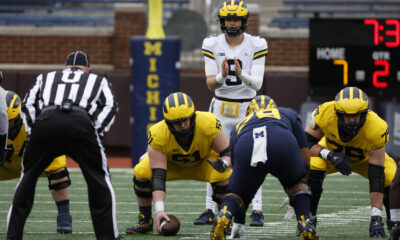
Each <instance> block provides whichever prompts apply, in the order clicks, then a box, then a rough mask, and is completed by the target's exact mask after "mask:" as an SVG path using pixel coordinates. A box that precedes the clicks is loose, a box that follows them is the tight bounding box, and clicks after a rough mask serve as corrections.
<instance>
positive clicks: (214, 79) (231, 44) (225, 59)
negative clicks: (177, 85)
mask: <svg viewBox="0 0 400 240" xmlns="http://www.w3.org/2000/svg"><path fill="white" fill-rule="evenodd" d="M248 18H249V9H248V8H247V6H246V4H245V3H244V2H243V1H241V0H225V1H223V3H222V6H221V7H220V8H219V10H218V20H219V23H220V28H221V31H222V34H220V35H218V36H211V37H207V38H205V39H204V41H203V46H202V53H203V55H204V61H205V74H206V78H207V87H208V88H209V89H210V90H211V91H215V97H214V98H213V99H212V101H211V104H210V112H212V113H214V114H215V115H216V116H217V117H218V119H220V121H221V123H222V129H223V130H224V132H226V133H227V134H228V136H229V135H230V133H231V131H232V130H233V129H234V127H235V125H236V124H237V123H238V122H239V121H240V120H242V119H243V118H245V117H246V110H247V106H248V105H249V103H250V101H251V100H252V99H253V98H254V97H255V96H256V91H258V90H260V88H261V86H262V83H263V79H264V71H265V59H266V55H267V53H268V45H267V41H266V40H265V39H264V38H261V37H259V36H255V35H250V34H247V33H245V30H246V28H247V21H248ZM261 190H262V189H261V187H260V189H259V190H258V191H257V194H256V195H255V197H254V199H253V201H252V207H253V211H252V214H251V219H252V221H251V222H250V226H263V224H264V216H263V214H262V196H261V192H262V191H261ZM211 194H212V189H211V186H210V185H209V184H208V185H207V196H206V211H205V212H204V213H203V214H202V215H200V217H199V218H198V219H196V220H195V221H194V224H196V225H201V224H212V222H213V220H214V217H215V214H214V212H213V211H215V203H214V202H213V201H212V199H211ZM244 217H245V215H243V216H242V217H241V219H235V221H236V220H237V221H240V222H242V223H244V221H245V219H244Z"/></svg>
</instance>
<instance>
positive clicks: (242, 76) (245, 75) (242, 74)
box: [239, 71, 251, 85]
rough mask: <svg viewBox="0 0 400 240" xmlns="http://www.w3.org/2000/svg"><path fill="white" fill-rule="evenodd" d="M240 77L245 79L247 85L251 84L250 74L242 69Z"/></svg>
mask: <svg viewBox="0 0 400 240" xmlns="http://www.w3.org/2000/svg"><path fill="white" fill-rule="evenodd" d="M239 77H240V79H242V80H243V82H244V84H246V85H251V80H250V79H251V77H250V75H249V74H247V73H245V72H243V71H242V73H241V74H240V75H239Z"/></svg>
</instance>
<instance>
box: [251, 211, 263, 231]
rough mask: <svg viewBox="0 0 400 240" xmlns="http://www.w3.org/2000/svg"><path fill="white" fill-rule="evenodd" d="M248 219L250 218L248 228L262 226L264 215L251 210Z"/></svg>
mask: <svg viewBox="0 0 400 240" xmlns="http://www.w3.org/2000/svg"><path fill="white" fill-rule="evenodd" d="M250 218H251V222H250V226H253V227H262V226H264V215H263V214H262V212H261V210H253V212H251V216H250Z"/></svg>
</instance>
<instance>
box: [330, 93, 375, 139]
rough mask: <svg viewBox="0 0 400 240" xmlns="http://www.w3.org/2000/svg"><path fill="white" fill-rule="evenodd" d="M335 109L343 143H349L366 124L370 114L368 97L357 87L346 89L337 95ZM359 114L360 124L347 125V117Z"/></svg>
mask: <svg viewBox="0 0 400 240" xmlns="http://www.w3.org/2000/svg"><path fill="white" fill-rule="evenodd" d="M334 107H335V111H336V116H337V118H338V130H339V136H340V138H341V140H342V141H343V142H348V141H350V140H351V139H353V138H354V136H356V135H357V133H358V131H359V130H360V128H361V127H362V126H363V125H364V123H365V120H366V118H367V113H368V96H367V94H365V93H364V92H363V91H362V90H361V89H359V88H357V87H346V88H344V89H342V90H341V91H340V92H339V93H338V94H337V95H336V97H335V103H334ZM358 114H360V121H359V122H358V123H357V122H348V123H345V121H344V116H345V115H347V116H349V117H352V116H353V117H354V116H357V115H358Z"/></svg>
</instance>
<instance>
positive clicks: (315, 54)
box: [309, 18, 400, 96]
mask: <svg viewBox="0 0 400 240" xmlns="http://www.w3.org/2000/svg"><path fill="white" fill-rule="evenodd" d="M309 41H310V49H309V51H310V52H309V53H310V61H309V62H310V65H309V67H310V73H309V88H310V94H312V95H318V94H319V92H320V93H321V94H324V93H327V92H329V93H336V92H337V91H339V90H340V89H342V88H343V87H345V86H357V87H359V88H361V89H363V90H365V91H366V92H367V93H368V94H369V95H383V94H385V95H388V96H393V95H394V94H397V95H399V94H400V19H371V18H368V19H320V18H316V19H311V20H310V38H309Z"/></svg>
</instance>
